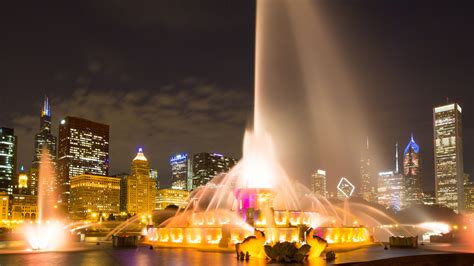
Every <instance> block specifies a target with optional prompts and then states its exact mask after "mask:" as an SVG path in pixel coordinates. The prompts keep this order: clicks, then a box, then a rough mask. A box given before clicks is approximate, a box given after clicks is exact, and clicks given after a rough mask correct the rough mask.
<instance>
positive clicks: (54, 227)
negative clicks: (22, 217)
mask: <svg viewBox="0 0 474 266" xmlns="http://www.w3.org/2000/svg"><path fill="white" fill-rule="evenodd" d="M55 188H56V174H55V171H54V165H53V162H52V161H51V156H50V154H49V152H48V150H47V149H43V150H42V153H41V161H40V168H39V180H38V220H37V221H36V222H35V223H34V224H30V225H26V226H25V228H24V234H25V237H26V239H27V240H28V243H29V245H30V247H31V248H32V249H33V250H51V249H56V248H59V247H61V246H62V245H63V244H64V240H65V236H66V235H65V229H64V225H63V221H62V219H63V217H62V215H61V213H60V210H59V209H58V206H57V191H56V189H55Z"/></svg>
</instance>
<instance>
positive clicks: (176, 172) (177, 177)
mask: <svg viewBox="0 0 474 266" xmlns="http://www.w3.org/2000/svg"><path fill="white" fill-rule="evenodd" d="M170 164H171V188H172V189H179V190H191V188H188V187H189V184H188V179H189V178H188V177H189V176H190V175H189V172H190V171H191V162H190V160H189V158H188V154H187V153H182V154H177V155H175V156H173V157H171V159H170Z"/></svg>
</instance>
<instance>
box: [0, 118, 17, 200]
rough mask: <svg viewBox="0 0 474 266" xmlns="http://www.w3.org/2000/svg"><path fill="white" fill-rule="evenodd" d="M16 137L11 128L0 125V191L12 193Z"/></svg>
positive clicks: (14, 175) (14, 178)
mask: <svg viewBox="0 0 474 266" xmlns="http://www.w3.org/2000/svg"><path fill="white" fill-rule="evenodd" d="M16 151H17V137H16V136H15V134H14V131H13V129H12V128H6V127H0V192H5V193H7V194H9V195H11V194H13V186H14V183H15V180H16V158H17V152H16Z"/></svg>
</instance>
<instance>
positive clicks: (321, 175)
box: [311, 169, 328, 197]
mask: <svg viewBox="0 0 474 266" xmlns="http://www.w3.org/2000/svg"><path fill="white" fill-rule="evenodd" d="M311 191H312V192H313V193H314V194H315V195H318V196H321V197H326V196H327V194H328V190H327V182H326V171H324V170H321V169H318V170H317V171H315V172H314V173H313V174H312V175H311Z"/></svg>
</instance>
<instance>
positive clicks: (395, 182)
mask: <svg viewBox="0 0 474 266" xmlns="http://www.w3.org/2000/svg"><path fill="white" fill-rule="evenodd" d="M404 199H405V182H404V178H403V175H402V174H400V173H396V172H394V171H386V172H380V173H379V177H378V181H377V201H378V203H379V204H380V205H383V206H386V207H387V208H392V209H395V210H397V211H399V210H401V209H402V208H403V207H404V206H403V202H404Z"/></svg>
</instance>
